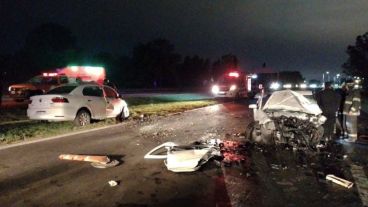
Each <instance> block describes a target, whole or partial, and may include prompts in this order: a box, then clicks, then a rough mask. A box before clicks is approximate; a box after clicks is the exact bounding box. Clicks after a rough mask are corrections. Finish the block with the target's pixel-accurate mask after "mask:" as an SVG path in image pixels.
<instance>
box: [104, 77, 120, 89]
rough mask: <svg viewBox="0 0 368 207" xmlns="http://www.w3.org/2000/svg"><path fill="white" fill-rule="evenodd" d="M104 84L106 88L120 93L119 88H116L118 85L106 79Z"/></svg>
mask: <svg viewBox="0 0 368 207" xmlns="http://www.w3.org/2000/svg"><path fill="white" fill-rule="evenodd" d="M103 84H104V85H106V86H110V87H111V88H113V89H114V90H115V91H118V88H117V87H116V85H115V84H114V83H113V82H111V81H110V80H109V79H105V80H104V83H103Z"/></svg>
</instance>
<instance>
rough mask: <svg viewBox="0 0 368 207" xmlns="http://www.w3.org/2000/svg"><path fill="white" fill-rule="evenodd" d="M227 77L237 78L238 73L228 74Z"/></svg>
mask: <svg viewBox="0 0 368 207" xmlns="http://www.w3.org/2000/svg"><path fill="white" fill-rule="evenodd" d="M229 76H230V77H235V78H238V77H239V73H238V72H230V73H229Z"/></svg>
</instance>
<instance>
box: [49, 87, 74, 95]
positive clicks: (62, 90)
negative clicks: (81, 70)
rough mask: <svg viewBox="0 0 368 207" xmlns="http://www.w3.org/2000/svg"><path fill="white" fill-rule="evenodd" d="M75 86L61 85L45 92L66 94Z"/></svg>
mask: <svg viewBox="0 0 368 207" xmlns="http://www.w3.org/2000/svg"><path fill="white" fill-rule="evenodd" d="M76 87H77V86H61V87H57V88H54V89H52V90H50V91H48V92H47V93H46V94H68V93H70V92H72V90H74V89H75V88H76Z"/></svg>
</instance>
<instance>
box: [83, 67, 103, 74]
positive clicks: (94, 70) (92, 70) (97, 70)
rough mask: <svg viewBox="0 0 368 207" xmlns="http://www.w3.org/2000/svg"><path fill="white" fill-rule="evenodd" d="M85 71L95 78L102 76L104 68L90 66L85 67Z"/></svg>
mask: <svg viewBox="0 0 368 207" xmlns="http://www.w3.org/2000/svg"><path fill="white" fill-rule="evenodd" d="M84 70H85V71H86V72H87V73H90V74H93V75H95V76H100V75H101V74H102V73H103V70H104V69H103V68H102V67H90V66H86V67H84Z"/></svg>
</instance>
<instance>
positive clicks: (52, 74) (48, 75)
mask: <svg viewBox="0 0 368 207" xmlns="http://www.w3.org/2000/svg"><path fill="white" fill-rule="evenodd" d="M42 75H43V76H46V77H53V76H57V73H42Z"/></svg>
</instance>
